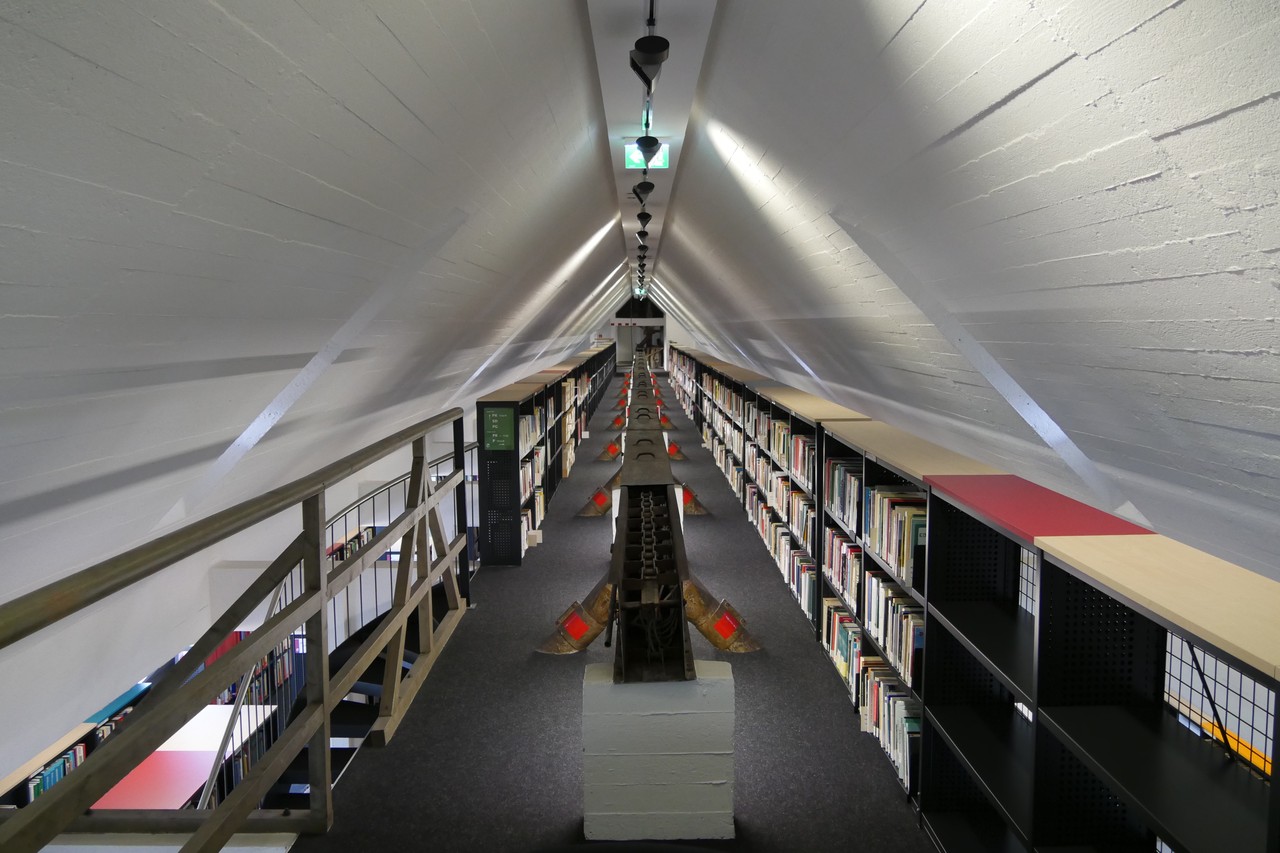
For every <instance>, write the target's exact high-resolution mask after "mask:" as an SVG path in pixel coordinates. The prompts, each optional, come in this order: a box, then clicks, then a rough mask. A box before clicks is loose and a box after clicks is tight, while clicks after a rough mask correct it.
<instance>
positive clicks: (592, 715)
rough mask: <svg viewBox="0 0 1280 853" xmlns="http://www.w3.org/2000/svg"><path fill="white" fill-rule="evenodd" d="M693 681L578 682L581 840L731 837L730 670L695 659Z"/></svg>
mask: <svg viewBox="0 0 1280 853" xmlns="http://www.w3.org/2000/svg"><path fill="white" fill-rule="evenodd" d="M695 668H696V672H697V675H698V678H697V679H696V680H695V681H666V682H659V683H656V684H614V683H613V665H612V664H591V665H589V666H588V667H587V671H586V675H585V676H584V678H583V690H582V745H583V781H584V788H583V800H584V819H583V826H584V831H585V833H586V837H587V838H588V839H590V840H615V841H631V840H641V839H654V840H677V839H697V838H733V837H734V830H733V722H734V705H733V669H732V667H731V666H730V665H729V664H727V663H724V662H722V661H695Z"/></svg>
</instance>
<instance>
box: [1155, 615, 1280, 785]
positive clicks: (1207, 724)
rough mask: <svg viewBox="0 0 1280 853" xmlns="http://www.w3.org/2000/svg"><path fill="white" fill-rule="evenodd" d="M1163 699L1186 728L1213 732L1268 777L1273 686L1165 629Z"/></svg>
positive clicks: (1272, 741) (1224, 743) (1222, 742)
mask: <svg viewBox="0 0 1280 853" xmlns="http://www.w3.org/2000/svg"><path fill="white" fill-rule="evenodd" d="M1164 699H1165V701H1166V702H1168V703H1169V705H1170V706H1172V707H1173V708H1174V710H1176V711H1177V712H1178V714H1179V715H1180V717H1181V718H1182V719H1183V721H1184V722H1185V723H1186V724H1187V725H1188V726H1189V727H1191V728H1193V729H1195V730H1198V731H1202V732H1204V733H1205V734H1206V735H1207V736H1209V737H1212V738H1213V739H1214V740H1215V741H1216V742H1218V743H1220V744H1222V746H1223V747H1224V748H1225V749H1226V750H1227V751H1229V752H1230V753H1232V754H1233V755H1235V756H1237V757H1238V758H1240V759H1241V760H1242V761H1244V762H1245V763H1246V764H1248V765H1249V766H1250V767H1252V768H1253V769H1254V771H1255V772H1257V773H1259V774H1260V775H1262V776H1264V777H1265V778H1270V777H1271V755H1272V750H1273V748H1274V744H1275V720H1276V695H1275V692H1274V691H1272V690H1271V689H1269V688H1267V687H1265V686H1264V685H1261V684H1259V683H1258V682H1257V681H1255V680H1254V679H1253V678H1251V677H1249V676H1248V675H1246V674H1245V673H1243V672H1241V671H1240V670H1239V669H1237V668H1235V667H1233V666H1231V665H1230V664H1228V663H1227V662H1225V661H1223V660H1221V659H1219V658H1217V657H1215V656H1214V655H1211V654H1209V653H1208V652H1206V651H1204V650H1203V649H1200V648H1197V647H1196V646H1194V645H1192V644H1191V643H1189V642H1187V641H1186V640H1185V639H1183V638H1182V637H1179V636H1178V635H1176V634H1173V633H1170V634H1169V635H1168V639H1167V641H1166V644H1165V682H1164Z"/></svg>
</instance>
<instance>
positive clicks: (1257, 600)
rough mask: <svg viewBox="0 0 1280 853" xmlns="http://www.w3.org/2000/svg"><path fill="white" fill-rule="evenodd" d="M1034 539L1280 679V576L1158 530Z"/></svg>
mask: <svg viewBox="0 0 1280 853" xmlns="http://www.w3.org/2000/svg"><path fill="white" fill-rule="evenodd" d="M1035 544H1036V545H1037V546H1038V547H1040V548H1043V549H1044V552H1045V553H1046V554H1048V555H1050V556H1052V557H1054V558H1056V559H1057V560H1058V561H1060V562H1062V563H1063V564H1065V565H1067V566H1070V567H1072V568H1074V569H1076V570H1077V571H1079V572H1080V573H1082V574H1084V575H1086V576H1088V577H1090V578H1092V579H1094V580H1095V581H1097V582H1098V584H1099V585H1100V586H1102V587H1103V588H1105V589H1108V590H1111V591H1114V592H1116V593H1118V594H1120V595H1122V596H1124V597H1125V598H1127V599H1129V600H1130V601H1132V602H1133V603H1135V604H1137V605H1138V606H1140V607H1144V608H1146V609H1147V610H1149V611H1151V612H1152V613H1154V614H1156V615H1158V616H1159V617H1160V618H1162V619H1164V620H1166V621H1168V622H1169V623H1171V624H1173V625H1177V626H1180V627H1182V628H1184V629H1185V630H1186V631H1188V632H1189V633H1191V634H1193V635H1195V636H1199V637H1203V638H1204V639H1205V640H1207V641H1208V642H1210V643H1213V644H1214V645H1215V646H1217V647H1218V648H1220V649H1222V650H1223V651H1225V652H1228V653H1229V654H1232V655H1235V656H1236V657H1237V658H1239V659H1240V660H1242V661H1244V662H1246V663H1248V664H1249V665H1251V666H1253V667H1255V668H1257V669H1259V670H1261V671H1262V672H1265V673H1271V674H1272V675H1273V676H1274V677H1276V678H1280V582H1277V581H1273V580H1271V579H1270V578H1266V577H1263V576H1262V575H1259V574H1256V573H1254V572H1251V571H1249V570H1248V569H1245V568H1242V567H1240V566H1237V565H1235V564H1234V563H1228V562H1227V561H1226V560H1221V559H1219V558H1217V557H1214V556H1212V555H1210V554H1206V553H1205V552H1203V551H1200V550H1197V549H1195V548H1192V547H1191V546H1190V545H1184V544H1182V543H1181V542H1178V541H1175V540H1173V539H1170V538H1168V537H1167V536H1159V535H1146V536H1143V535H1136V536H1043V537H1038V538H1037V539H1036V540H1035Z"/></svg>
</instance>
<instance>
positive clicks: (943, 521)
mask: <svg viewBox="0 0 1280 853" xmlns="http://www.w3.org/2000/svg"><path fill="white" fill-rule="evenodd" d="M929 544H930V548H929V597H930V598H931V599H934V600H936V601H995V602H1000V603H1006V604H1007V603H1012V602H1016V601H1017V596H1018V561H1019V558H1020V556H1021V553H1022V549H1021V547H1020V546H1019V545H1018V544H1017V543H1016V542H1014V541H1013V540H1012V539H1009V538H1008V537H1007V536H1005V535H1003V534H1002V533H1000V532H999V531H997V530H995V529H993V528H991V527H988V526H987V525H985V524H983V523H982V522H981V521H978V520H977V519H975V518H973V517H972V516H970V515H968V514H967V513H965V512H964V511H963V510H961V509H958V508H957V507H955V506H953V505H952V504H949V503H947V502H946V501H944V500H942V499H941V498H939V497H938V496H936V495H933V496H931V497H930V498H929Z"/></svg>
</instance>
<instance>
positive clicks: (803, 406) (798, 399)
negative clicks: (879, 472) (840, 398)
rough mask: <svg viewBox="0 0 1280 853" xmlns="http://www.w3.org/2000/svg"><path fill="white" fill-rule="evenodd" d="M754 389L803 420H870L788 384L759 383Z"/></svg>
mask: <svg viewBox="0 0 1280 853" xmlns="http://www.w3.org/2000/svg"><path fill="white" fill-rule="evenodd" d="M755 391H756V393H757V394H759V395H761V396H762V397H768V398H769V399H770V400H772V401H773V402H775V403H777V404H778V405H779V406H782V407H783V408H784V409H790V410H791V411H792V412H794V413H795V414H797V415H799V416H800V417H802V418H804V419H805V420H807V421H811V422H814V423H816V422H818V421H823V422H825V421H869V420H871V418H870V417H868V416H867V415H864V414H862V412H855V411H854V410H853V409H848V408H845V407H844V406H841V405H840V404H839V403H833V402H831V401H830V400H824V399H823V398H822V397H819V396H818V395H816V394H810V393H809V392H808V391H800V390H798V389H796V388H792V387H790V386H788V385H761V386H758V387H757V388H756V389H755Z"/></svg>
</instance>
